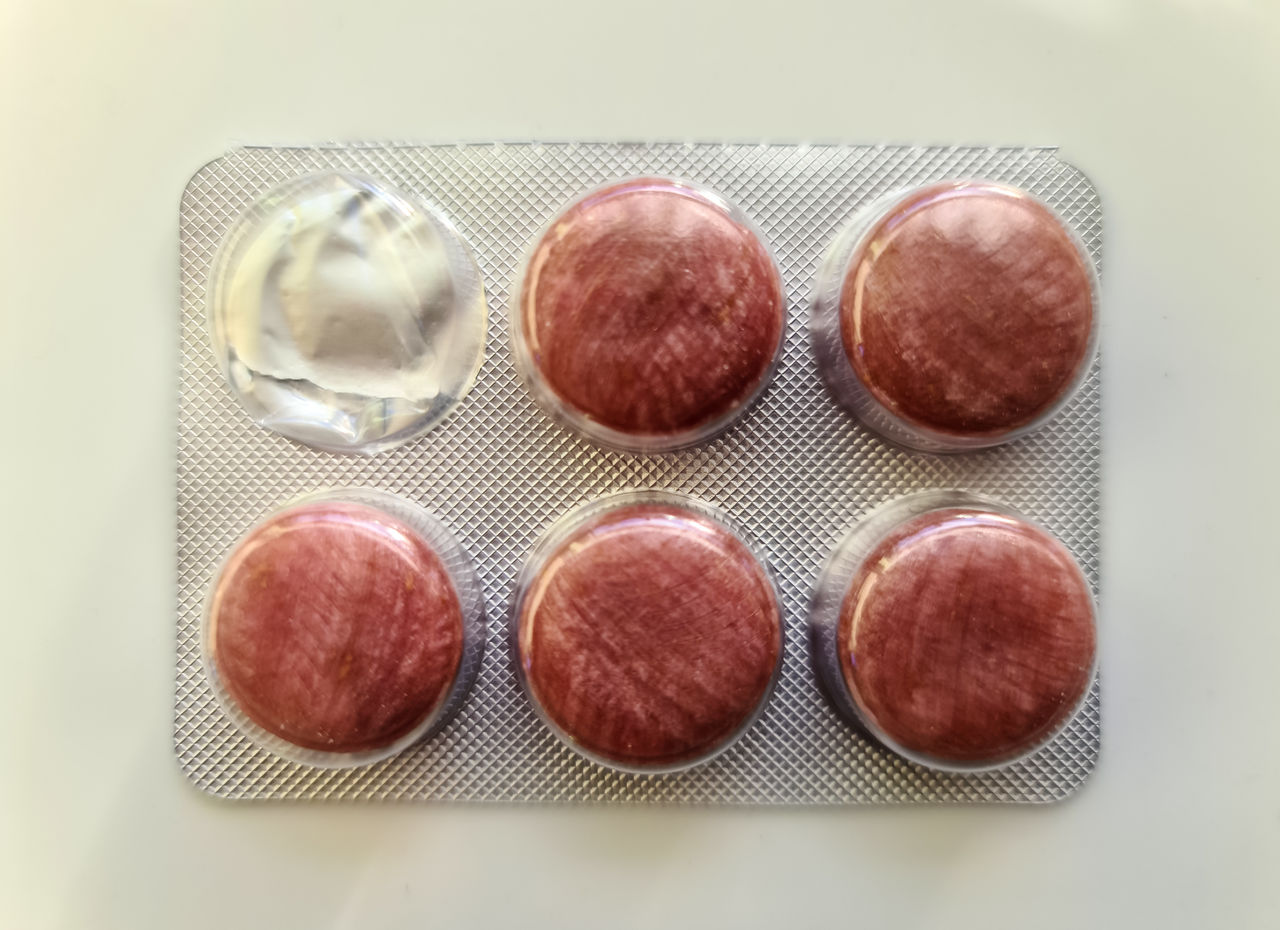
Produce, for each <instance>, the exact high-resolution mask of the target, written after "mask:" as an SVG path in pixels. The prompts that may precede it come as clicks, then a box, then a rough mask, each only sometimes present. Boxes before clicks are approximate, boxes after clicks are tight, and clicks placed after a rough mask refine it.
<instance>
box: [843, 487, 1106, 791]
mask: <svg viewBox="0 0 1280 930" xmlns="http://www.w3.org/2000/svg"><path fill="white" fill-rule="evenodd" d="M838 622H839V625H838V628H837V649H838V653H839V660H840V668H841V672H842V674H843V678H844V684H845V685H846V687H847V688H848V690H849V694H850V695H851V696H852V698H853V700H854V703H855V704H856V706H857V709H858V712H859V714H860V716H861V717H862V718H863V720H864V722H865V723H867V725H868V726H869V727H870V729H871V730H872V732H873V733H874V734H875V735H877V736H879V737H881V738H882V739H884V741H885V742H886V743H887V744H888V745H890V747H891V748H895V749H898V750H900V751H906V752H907V753H908V754H914V755H916V756H920V757H923V761H926V762H941V763H942V764H944V765H954V766H961V767H964V766H983V765H991V764H998V763H1000V762H1003V761H1007V760H1010V759H1013V758H1016V757H1018V756H1020V755H1022V754H1025V753H1026V752H1028V751H1030V750H1031V749H1034V748H1035V747H1036V746H1038V745H1040V744H1041V743H1043V742H1044V741H1045V740H1047V739H1048V738H1049V737H1050V736H1052V735H1053V734H1054V733H1055V732H1056V731H1057V730H1059V729H1060V728H1061V727H1062V726H1063V725H1064V724H1065V723H1066V721H1067V720H1068V719H1069V718H1070V717H1071V716H1072V714H1073V713H1074V712H1075V709H1076V708H1077V706H1078V705H1079V703H1080V702H1081V700H1082V699H1083V697H1084V695H1085V693H1086V691H1087V690H1088V688H1089V685H1090V682H1091V680H1092V675H1093V661H1094V650H1095V627H1094V613H1093V601H1092V598H1091V596H1090V592H1089V587H1088V584H1087V583H1086V581H1085V579H1084V576H1083V575H1082V574H1081V572H1080V569H1079V568H1078V567H1077V565H1076V563H1075V561H1074V559H1072V557H1071V555H1070V553H1068V552H1067V550H1066V548H1065V547H1063V545H1062V544H1061V543H1060V542H1058V541H1057V540H1056V539H1054V538H1053V537H1052V536H1050V535H1049V534H1048V533H1046V532H1045V531H1043V530H1041V529H1039V528H1038V527H1036V526H1033V525H1032V524H1030V523H1027V522H1025V521H1023V520H1019V519H1016V518H1014V517H1011V516H1006V515H1004V514H1001V513H992V512H988V511H985V510H978V509H967V508H948V509H942V510H933V511H929V512H926V513H923V514H921V515H919V516H916V517H914V518H912V519H909V520H907V521H906V522H905V523H902V524H901V525H899V526H898V527H897V528H895V529H894V530H893V531H892V532H891V533H889V535H888V536H887V537H885V538H884V539H883V540H882V541H881V542H879V544H878V545H877V546H876V547H875V548H874V549H873V550H872V551H871V553H870V554H869V555H868V556H867V557H866V558H864V559H863V560H862V562H861V568H860V569H859V570H858V571H857V572H856V573H855V575H854V578H853V582H852V584H851V585H850V587H849V591H848V594H847V596H846V597H845V599H844V602H843V605H842V606H841V610H840V615H839V621H838Z"/></svg>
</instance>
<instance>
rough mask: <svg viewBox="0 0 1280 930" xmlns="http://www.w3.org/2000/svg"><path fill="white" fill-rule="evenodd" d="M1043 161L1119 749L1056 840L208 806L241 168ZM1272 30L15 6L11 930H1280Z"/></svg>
mask: <svg viewBox="0 0 1280 930" xmlns="http://www.w3.org/2000/svg"><path fill="white" fill-rule="evenodd" d="M492 138H503V139H517V140H518V139H528V138H540V139H568V138H574V139H610V138H628V139H697V140H722V139H730V140H761V139H764V140H772V141H847V142H880V141H884V142H923V143H934V142H956V143H1035V144H1058V145H1060V146H1061V147H1062V151H1063V154H1064V156H1065V157H1067V158H1068V159H1069V160H1071V161H1073V162H1075V163H1077V164H1078V165H1080V166H1081V167H1082V168H1084V170H1085V171H1086V172H1087V173H1088V174H1089V175H1090V176H1091V177H1092V178H1093V180H1094V181H1095V183H1096V184H1097V186H1098V188H1099V189H1100V191H1101V193H1102V196H1103V199H1104V203H1105V206H1106V237H1107V254H1106V267H1105V281H1104V295H1105V314H1106V316H1105V322H1104V331H1103V346H1104V352H1105V356H1106V366H1107V367H1106V409H1105V418H1106V431H1105V432H1106V439H1105V441H1106V451H1105V499H1104V519H1105V526H1104V534H1105V548H1104V562H1105V566H1104V588H1105V591H1104V603H1103V623H1104V629H1103V635H1102V647H1103V650H1104V651H1103V662H1104V665H1105V669H1106V674H1107V688H1106V696H1105V708H1104V711H1105V713H1104V747H1103V757H1102V761H1101V764H1100V766H1099V768H1098V770H1097V772H1096V773H1095V775H1094V777H1093V779H1092V781H1091V782H1090V783H1089V784H1088V785H1087V786H1086V787H1085V788H1084V789H1083V791H1082V792H1081V793H1080V794H1079V795H1078V796H1077V797H1076V798H1074V799H1073V800H1071V801H1069V802H1067V803H1065V804H1061V805H1058V806H1055V807H1050V808H1044V809H1018V808H969V809H929V808H920V809H847V810H790V809H765V810H738V809H693V810H686V809H649V808H595V809H590V808H554V809H542V808H496V807H467V806H439V805H412V804H401V805H383V806H353V805H348V806H341V805H338V806H335V805H315V804H311V805H306V804H294V805H278V806H277V805H261V804H244V805H235V804H229V803H226V802H220V801H216V800H212V799H209V798H206V797H204V796H202V795H200V794H199V793H197V792H196V791H195V790H194V789H192V788H191V787H189V786H188V785H187V784H186V783H185V781H184V780H183V778H182V776H181V774H180V773H179V770H178V768H177V765H176V764H175V762H174V759H173V752H172V748H171V735H170V727H171V713H172V711H171V705H172V692H173V671H172V666H173V640H174V616H173V611H174V515H173V512H174V490H173V486H174V475H173V457H174V449H173V446H174V428H175V426H174V424H175V396H176V369H175V354H176V353H175V346H176V321H177V301H178V285H177V228H176V223H177V211H178V198H179V194H180V192H181V190H182V187H183V184H184V183H185V182H186V180H187V178H188V176H189V175H190V174H191V173H192V172H193V171H195V170H196V168H198V167H199V166H200V165H201V164H202V163H203V162H205V161H207V160H208V159H210V158H212V157H214V156H216V155H218V154H219V153H221V152H222V151H224V150H225V149H227V148H229V147H231V146H232V145H234V144H237V143H243V142H255V143H265V142H274V143H288V142H299V143H308V142H316V141H324V140H342V139H377V140H411V141H451V140H459V139H461V140H487V139H492ZM1277 143H1280V2H1277V0H1164V2H1156V0H1151V2H1139V0H1063V2H1054V0H1034V2H1023V3H1015V2H1013V0H980V2H977V3H968V4H962V3H959V2H955V3H948V2H938V3H926V2H923V0H897V2H890V0H882V2H880V3H876V4H865V3H858V2H854V0H841V2H834V3H830V4H825V5H824V4H819V3H813V2H808V0H787V2H784V3H780V4H778V5H777V6H776V7H770V6H767V5H766V4H763V3H749V2H745V0H744V2H737V3H715V4H698V3H695V2H692V0H680V2H670V0H646V2H644V3H630V2H609V0H582V2H573V3H552V2H542V3H538V2H532V0H521V2H513V3H506V4H501V3H498V4H495V3H491V2H486V0H468V2H464V3H458V4H444V3H434V4H433V3H431V2H429V0H413V2H405V3H388V2H376V0H345V2H311V3H305V2H298V3H290V4H279V5H275V6H273V5H271V4H268V3H263V2H253V0H234V2H220V0H202V2H198V3H185V4H178V3H174V4H166V3H159V2H156V3H143V2H105V0H98V2H78V3H55V2H52V0H0V185H2V187H0V194H2V199H0V320H2V321H3V330H2V331H0V398H2V399H3V408H0V409H3V423H4V428H3V435H4V440H3V442H4V445H3V453H4V454H3V456H0V481H2V486H3V488H4V490H5V497H4V499H3V503H2V504H0V527H2V529H0V533H2V534H3V535H2V536H0V545H2V546H3V549H2V551H0V573H2V577H0V925H3V926H5V927H14V928H22V930H29V928H40V927H46V926H48V927H91V928H116V927H121V928H130V930H135V928H148V927H158V928H179V930H186V928H198V927H218V928H226V927H233V928H240V927H258V926H266V927H292V926H307V927H352V928H371V927H383V926H385V927H426V926H432V927H464V926H479V927H485V926H487V927H500V926H512V927H532V926H542V925H545V926H556V927H605V926H616V927H623V926H644V927H667V926H672V927H674V926H681V925H689V926H704V927H714V926H734V927H751V926H761V927H771V928H780V927H788V928H790V927H805V926H817V925H830V926H850V927H856V926H863V927H891V926H892V927H896V926H905V927H930V928H938V927H950V926H974V927H977V926H982V927H989V926H997V927H999V926H1004V927H1032V926H1046V927H1071V928H1077V927H1084V926H1089V927H1094V926H1101V927H1129V926H1133V927H1155V926H1160V927H1205V926H1214V927H1224V928H1225V927H1231V928H1237V927H1248V928H1252V927H1270V928H1274V927H1278V926H1280V893H1278V892H1277V891H1276V890H1275V885H1276V882H1277V879H1280V723H1278V722H1277V712H1278V711H1280V673H1278V670H1277V657H1280V615H1278V611H1277V600H1276V597H1275V591H1276V584H1277V581H1280V565H1278V564H1277V556H1280V546H1277V543H1276V531H1275V527H1276V526H1277V525H1278V520H1280V493H1278V491H1277V487H1280V482H1277V480H1276V475H1275V472H1276V468H1277V463H1280V456H1278V455H1277V453H1278V452H1280V449H1277V439H1276V437H1277V432H1278V429H1280V423H1277V412H1276V408H1277V405H1276V401H1277V399H1278V398H1277V395H1278V394H1280V390H1278V388H1277V385H1280V379H1278V378H1277V375H1276V373H1275V361H1274V359H1275V356H1276V348H1277V344H1278V343H1280V338H1278V337H1280V323H1278V322H1277V320H1278V319H1280V306H1278V303H1280V297H1278V295H1280V274H1278V271H1277V268H1278V266H1280V231H1278V228H1277V221H1276V217H1277V216H1278V215H1280V182H1278V180H1277V178H1278V175H1280V154H1278V152H1280V146H1278V145H1277Z"/></svg>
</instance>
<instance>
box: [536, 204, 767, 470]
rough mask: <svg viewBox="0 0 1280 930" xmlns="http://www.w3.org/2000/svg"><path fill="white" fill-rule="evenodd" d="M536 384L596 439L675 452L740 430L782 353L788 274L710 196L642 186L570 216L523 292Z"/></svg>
mask: <svg viewBox="0 0 1280 930" xmlns="http://www.w3.org/2000/svg"><path fill="white" fill-rule="evenodd" d="M517 312H518V320H517V323H516V326H515V330H516V338H517V341H518V343H519V345H518V346H517V354H518V356H520V357H521V358H522V359H523V366H524V367H525V369H526V371H525V375H526V378H527V379H528V380H530V381H531V382H532V386H533V388H534V392H535V394H536V395H538V396H539V399H540V400H541V401H542V402H543V403H544V404H546V405H548V406H549V407H551V408H552V412H553V414H555V415H557V416H560V417H561V418H563V419H566V420H568V421H569V422H570V424H571V425H574V426H576V427H578V428H579V429H581V430H582V431H584V432H586V433H587V434H588V435H590V436H592V437H593V438H596V439H599V440H602V441H606V442H610V443H611V444H615V445H620V446H623V447H627V448H638V449H662V448H674V447H677V446H680V445H686V444H689V443H691V442H697V441H700V440H702V439H704V438H706V437H707V436H709V435H711V434H713V433H714V432H716V431H718V430H719V429H721V428H723V427H724V426H725V425H727V424H728V422H730V421H732V420H733V419H734V418H735V417H736V416H737V415H738V414H740V413H741V412H742V410H743V409H744V408H745V407H746V406H747V405H748V404H749V403H750V401H751V400H752V399H753V398H754V397H755V396H756V395H757V394H758V393H759V392H760V390H762V389H763V387H764V385H765V383H766V382H767V380H768V378H769V376H770V374H771V372H772V368H773V363H774V359H775V358H776V356H777V354H778V350H779V348H780V346H781V342H782V333H783V322H784V316H785V301H784V297H783V291H782V282H781V279H780V277H779V275H778V270H777V267H776V266H775V264H774V262H773V258H772V256H771V255H770V253H769V250H768V249H767V248H766V247H765V245H764V243H763V242H762V241H761V240H760V237H759V236H758V235H757V233H756V231H755V230H754V228H753V227H752V226H751V225H750V224H749V221H748V220H747V219H746V218H745V216H743V215H742V214H741V212H740V211H738V210H737V209H736V208H735V207H732V206H731V205H729V204H727V203H726V202H725V201H723V200H722V199H721V198H719V197H718V196H717V195H715V194H712V193H710V192H708V191H705V190H702V189H701V188H698V187H695V186H692V185H689V184H686V183H682V182H678V181H672V180H667V179H662V178H639V179H636V180H631V181H624V182H620V183H617V184H614V185H612V186H609V187H606V188H603V189H602V190H598V191H596V192H594V193H592V194H589V195H588V196H586V197H584V198H583V199H581V200H579V201H577V202H576V203H574V204H572V205H571V206H570V207H569V208H568V209H567V210H566V211H565V212H564V213H563V214H561V215H560V216H559V217H558V218H557V219H556V220H555V221H554V222H553V223H552V224H551V225H550V226H549V228H548V229H547V230H546V232H545V233H544V234H543V236H542V238H541V239H540V240H539V242H538V243H537V245H536V246H535V247H534V249H533V251H532V253H531V255H530V257H529V259H528V262H527V267H526V271H525V275H524V278H523V282H522V284H521V286H520V288H519V291H518V309H517Z"/></svg>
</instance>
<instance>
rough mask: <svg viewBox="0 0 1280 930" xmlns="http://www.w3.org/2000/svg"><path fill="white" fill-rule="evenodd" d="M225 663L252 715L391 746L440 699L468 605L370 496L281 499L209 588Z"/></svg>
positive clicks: (267, 725) (229, 681) (265, 724)
mask: <svg viewBox="0 0 1280 930" xmlns="http://www.w3.org/2000/svg"><path fill="white" fill-rule="evenodd" d="M207 635H208V637H209V644H210V651H211V656H212V659H213V662H214V663H215V666H216V669H217V674H218V677H219V679H220V681H221V683H222V685H223V686H224V687H225V689H226V691H227V693H228V695H229V696H230V698H231V700H232V701H233V702H234V703H235V705H236V706H237V707H239V708H240V710H242V711H243V712H244V714H245V715H246V716H248V717H249V719H250V720H252V721H253V722H254V723H256V724H257V725H258V726H260V727H262V728H263V729H264V730H266V731H268V732H269V733H271V734H274V735H275V736H278V737H279V738H281V739H283V740H286V741H287V742H289V743H291V744H293V745H295V746H299V747H302V748H304V749H310V750H320V751H324V752H333V753H355V752H363V751H368V750H374V749H378V748H381V747H385V746H388V745H390V744H392V743H394V742H396V741H397V740H398V739H400V738H402V737H404V736H406V735H407V734H409V733H411V732H412V731H413V730H414V729H415V728H417V727H418V726H419V725H421V724H422V723H423V722H424V721H426V720H428V719H429V718H430V717H431V716H432V715H433V714H435V713H436V711H437V710H438V709H439V708H440V707H441V706H442V704H443V702H444V701H445V700H446V698H447V697H448V695H449V693H450V690H451V688H452V687H453V684H454V682H455V679H456V677H457V676H458V673H459V665H460V662H461V659H462V653H463V640H464V629H463V611H462V607H461V605H460V603H459V599H458V595H457V593H456V591H455V589H454V586H453V584H452V583H451V581H450V577H449V573H448V571H447V570H446V568H445V566H444V564H443V563H442V561H441V559H440V556H439V555H437V553H436V552H435V551H434V550H433V549H432V548H431V547H430V546H429V545H428V544H427V543H426V542H425V541H424V540H423V538H422V537H421V536H420V535H419V534H418V533H417V532H415V531H414V530H413V529H412V528H411V527H409V526H408V525H406V524H404V523H402V522H401V521H399V520H397V519H395V518H394V517H392V516H390V515H389V514H387V513H384V512H383V511H382V510H379V509H377V508H375V507H372V506H366V505H363V504H355V503H346V502H342V501H336V500H324V501H318V502H315V503H309V504H302V505H299V506H296V507H292V508H289V509H286V510H284V511H282V512H280V513H278V514H276V515H275V516H273V517H271V518H270V519H268V520H267V521H266V522H264V523H262V524H261V525H259V526H258V527H257V528H256V529H255V530H254V531H252V532H251V533H250V534H249V535H248V536H247V537H246V538H245V539H244V540H243V541H242V542H241V543H240V545H239V546H238V547H237V548H236V550H235V551H234V552H233V553H232V555H231V557H230V558H229V559H228V561H227V563H226V565H225V567H224V568H223V571H222V573H221V575H220V577H219V579H218V581H217V583H216V587H215V589H214V592H213V596H212V599H211V601H210V615H209V628H208V634H207Z"/></svg>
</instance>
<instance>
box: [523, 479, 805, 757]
mask: <svg viewBox="0 0 1280 930" xmlns="http://www.w3.org/2000/svg"><path fill="white" fill-rule="evenodd" d="M517 622H518V640H517V647H518V654H519V662H520V668H521V672H522V675H523V677H524V681H525V684H526V687H527V690H528V692H529V694H530V697H531V698H532V699H533V701H534V702H535V703H536V704H537V705H538V706H539V707H540V708H541V710H542V712H543V713H544V715H545V716H546V717H547V718H548V719H549V720H550V721H551V723H552V724H553V725H554V727H555V728H556V729H558V730H559V731H560V733H561V734H562V735H563V736H564V737H565V738H567V740H568V741H569V742H570V744H571V745H573V746H574V747H575V748H577V749H579V750H581V751H583V752H585V753H586V754H588V755H589V756H591V757H593V758H597V759H599V760H601V761H605V762H607V763H612V764H615V765H619V766H622V767H630V768H637V769H645V768H672V767H678V766H682V765H685V764H692V763H693V762H697V761H701V760H703V759H705V758H707V757H709V756H710V755H712V754H714V753H715V752H717V751H718V750H720V749H722V748H724V747H725V746H727V745H728V744H729V743H730V742H732V740H733V739H735V738H736V737H737V736H738V735H739V734H740V733H741V732H742V730H743V729H744V728H745V727H746V726H747V725H748V724H749V723H750V721H751V720H752V719H753V718H754V716H755V714H756V713H757V711H758V710H759V709H760V707H761V706H762V704H763V702H764V700H765V697H766V695H767V694H768V692H769V689H770V687H771V685H772V683H773V680H774V677H775V675H776V672H777V669H778V664H779V659H780V656H781V651H782V620H781V613H780V611H779V607H778V602H777V598H776V595H775V593H774V588H773V585H772V583H771V582H770V580H769V578H768V576H767V574H766V572H765V570H764V568H763V567H762V566H761V565H760V563H759V562H758V561H757V560H756V558H755V557H754V556H753V555H752V553H751V552H750V550H749V549H748V548H747V547H746V546H745V545H744V544H743V542H742V541H741V540H740V539H739V538H738V537H737V536H736V535H734V534H733V533H732V532H730V531H729V530H728V529H727V528H725V527H724V526H722V525H721V524H720V523H718V522H717V521H715V520H712V519H710V518H709V517H706V516H704V515H702V514H700V513H697V512H695V511H693V510H689V509H686V508H683V507H679V506H670V505H667V504H649V503H640V504H622V505H620V506H615V507H611V508H609V509H607V510H604V511H603V512H598V513H596V514H595V515H593V516H591V517H589V518H588V519H586V520H585V521H584V522H579V523H578V524H577V525H575V526H572V527H571V528H569V529H568V530H567V531H566V532H564V533H563V534H562V535H559V536H558V537H557V538H556V540H555V541H554V544H553V546H552V548H551V549H550V551H549V552H548V553H547V554H546V557H545V559H543V560H542V561H541V564H540V568H539V569H538V570H537V571H536V573H535V574H534V575H533V576H532V578H531V579H530V580H529V581H528V585H527V588H525V589H524V590H523V591H522V593H521V596H520V598H519V602H518V612H517Z"/></svg>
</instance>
